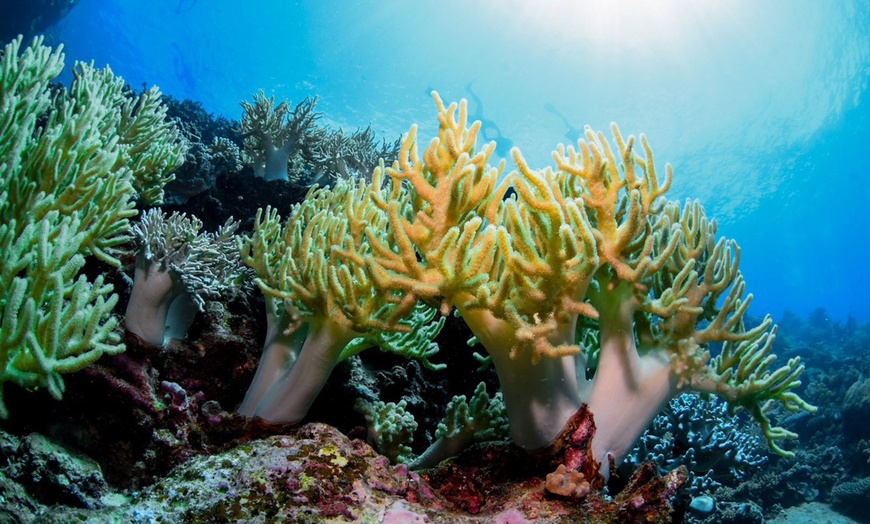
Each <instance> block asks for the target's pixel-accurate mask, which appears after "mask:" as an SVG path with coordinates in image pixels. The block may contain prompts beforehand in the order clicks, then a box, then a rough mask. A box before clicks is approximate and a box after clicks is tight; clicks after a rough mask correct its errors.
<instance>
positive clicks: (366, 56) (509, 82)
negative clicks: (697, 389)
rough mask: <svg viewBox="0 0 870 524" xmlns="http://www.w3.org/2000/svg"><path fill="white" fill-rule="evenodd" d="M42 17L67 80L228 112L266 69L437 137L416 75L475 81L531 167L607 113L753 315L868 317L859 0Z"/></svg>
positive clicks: (326, 101)
mask: <svg viewBox="0 0 870 524" xmlns="http://www.w3.org/2000/svg"><path fill="white" fill-rule="evenodd" d="M54 37H55V39H56V41H55V42H47V43H60V42H62V43H63V44H64V45H65V51H66V54H67V66H68V71H67V73H66V74H65V75H66V76H65V77H64V78H65V79H69V78H70V76H69V67H70V66H71V65H72V63H73V61H74V60H83V61H91V60H93V61H94V62H95V63H96V65H97V66H99V67H102V66H104V65H106V64H109V65H110V66H111V67H112V69H113V70H114V71H115V72H116V73H117V74H120V75H121V76H123V77H124V78H125V79H126V80H127V81H128V82H129V83H130V84H131V85H133V86H134V87H139V86H141V85H142V84H143V83H145V84H147V85H152V84H157V85H159V86H160V87H161V89H162V90H163V91H164V92H165V93H168V94H171V95H173V96H174V97H176V98H180V99H184V98H191V99H194V100H197V101H200V102H201V103H202V104H203V107H204V108H205V109H206V110H207V111H209V112H213V113H215V114H219V115H223V116H226V117H228V118H231V119H235V120H239V119H240V118H241V116H242V110H241V107H240V105H239V104H240V102H241V101H242V100H250V99H251V97H252V95H253V94H254V93H256V92H257V91H258V90H259V89H263V90H265V92H266V94H267V95H273V94H274V95H275V96H276V98H277V99H279V100H280V99H283V98H287V99H290V100H291V102H292V103H293V104H295V103H297V102H298V101H300V100H301V99H302V98H304V97H305V96H308V95H316V96H318V97H319V102H318V109H319V110H320V111H322V112H323V113H324V114H325V118H326V119H327V123H329V124H332V125H336V126H341V127H343V128H345V129H347V130H355V129H356V128H360V127H365V126H367V125H369V124H371V125H372V126H373V128H374V129H375V130H376V131H377V132H378V133H379V134H381V135H382V136H383V137H385V138H387V139H389V140H394V139H396V138H398V137H399V135H401V134H402V133H404V132H406V131H407V130H408V128H409V127H410V125H411V124H412V123H414V122H417V123H420V124H421V131H422V136H423V137H425V138H426V140H428V138H429V137H431V136H432V135H433V134H434V132H435V129H436V124H437V120H436V119H435V107H434V104H433V103H432V102H431V98H430V97H429V95H428V92H429V91H430V90H431V89H437V90H438V91H439V92H440V93H441V95H442V97H443V98H444V99H445V100H446V101H454V100H459V99H460V98H463V97H466V98H468V97H471V96H472V94H473V95H475V96H477V97H478V98H479V102H477V101H475V100H474V99H471V102H470V109H471V113H472V114H473V115H474V116H481V115H482V116H483V117H485V118H486V119H487V120H488V121H492V122H494V123H495V125H496V126H497V127H498V129H499V130H500V131H501V133H502V135H503V136H505V137H507V138H509V139H510V140H512V142H513V144H514V145H516V146H519V147H520V149H521V150H522V151H523V153H524V155H525V156H526V158H527V159H529V161H530V162H531V164H532V165H533V166H536V167H542V166H544V165H546V164H548V163H550V162H551V160H550V151H552V149H553V148H554V147H555V145H556V144H558V143H560V142H566V141H567V140H568V139H571V140H572V141H573V140H576V137H577V136H578V134H577V133H578V131H579V130H582V129H583V126H584V125H585V124H589V125H591V126H592V127H593V128H594V129H596V130H604V131H607V132H608V133H609V129H608V126H609V123H610V122H611V121H614V122H617V123H618V124H619V125H620V128H621V130H622V131H623V133H624V134H629V133H631V134H637V133H640V132H643V133H645V134H646V136H647V137H648V139H649V141H650V143H651V145H652V147H653V149H654V151H655V153H656V164H657V166H658V167H659V169H660V170H663V168H664V163H665V162H670V163H671V164H672V165H673V166H674V171H675V177H674V186H673V188H672V190H671V192H670V194H669V197H670V198H671V199H685V198H698V199H700V200H701V202H702V203H703V205H704V206H705V208H706V210H707V214H708V216H714V217H717V219H718V221H719V225H720V232H721V233H722V234H724V235H727V236H729V237H733V238H735V239H737V241H738V243H739V244H740V246H741V247H742V259H741V268H742V269H743V272H744V275H745V276H746V280H747V282H748V289H749V290H750V291H751V292H753V293H754V294H755V302H754V303H753V307H752V309H751V310H750V312H751V313H752V314H754V315H756V316H760V315H763V314H764V313H766V312H770V313H772V314H773V315H774V318H775V319H777V318H778V317H780V316H781V315H782V314H783V312H785V311H786V310H790V311H792V312H795V313H797V314H798V315H800V316H802V317H803V316H806V315H807V314H808V313H810V312H812V311H814V310H817V309H818V308H824V309H825V311H826V312H827V314H828V315H829V316H830V318H831V319H832V320H837V321H844V320H846V319H848V318H849V317H853V318H855V319H857V320H859V321H861V322H867V321H870V247H868V240H870V235H868V233H867V231H868V226H870V219H868V208H870V201H868V200H870V167H868V166H870V162H868V157H870V128H868V123H870V101H868V99H867V97H868V93H867V87H868V86H867V84H868V76H870V3H868V2H866V1H861V0H856V1H847V0H843V1H821V0H819V1H811V0H764V1H753V2H750V1H748V0H706V1H704V2H676V1H670V0H656V1H653V0H649V1H636V2H613V1H606V0H597V1H579V0H575V1H571V0H559V1H555V0H554V1H543V0H542V1H535V2H531V1H521V0H479V1H462V0H442V1H437V2H435V1H408V0H380V1H377V2H373V1H356V2H353V1H315V0H308V1H301V2H284V1H277V0H273V1H264V0H253V1H249V2H244V3H242V2H233V1H229V0H209V1H204V0H203V1H197V0H153V1H149V2H133V1H129V0H81V2H80V3H79V4H78V5H77V6H76V7H75V8H74V9H73V10H72V11H71V12H70V13H69V15H68V16H67V17H66V18H64V19H63V20H62V21H61V22H60V23H59V24H58V26H57V27H56V31H55V32H54ZM510 168H511V163H510V162H509V164H508V169H510Z"/></svg>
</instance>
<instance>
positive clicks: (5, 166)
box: [0, 37, 184, 417]
mask: <svg viewBox="0 0 870 524" xmlns="http://www.w3.org/2000/svg"><path fill="white" fill-rule="evenodd" d="M21 43H22V39H21V37H19V38H18V39H16V40H13V41H12V42H11V43H9V44H8V45H7V46H5V48H4V49H3V52H2V54H0V224H2V225H0V251H2V252H3V257H2V258H0V326H2V335H0V388H2V385H3V384H4V383H6V382H9V381H12V382H16V383H18V384H20V385H22V386H25V387H29V388H33V387H46V388H48V390H49V392H50V393H51V394H52V395H53V396H54V397H55V398H60V396H61V395H62V393H63V381H62V379H61V376H60V375H61V374H63V373H68V372H72V371H76V370H78V369H81V368H82V367H84V366H86V365H87V364H89V363H91V362H93V361H94V360H96V359H97V358H99V357H100V355H102V354H104V353H118V352H120V351H122V350H123V345H122V344H121V343H120V337H119V336H118V334H117V333H116V332H115V326H116V324H117V321H116V319H114V318H112V317H111V311H112V307H113V306H114V305H115V302H116V301H117V296H116V295H115V294H113V293H112V287H111V286H110V285H106V284H105V283H104V282H103V279H102V278H101V277H98V278H96V279H95V280H94V281H93V282H89V281H88V280H87V278H86V277H84V276H78V277H77V275H78V273H79V271H80V270H81V268H82V266H83V265H84V263H85V257H86V256H89V255H93V256H95V257H97V258H99V259H100V260H102V261H103V262H105V263H108V264H111V265H115V266H118V265H120V262H119V261H118V259H117V257H116V254H117V248H118V246H119V245H120V244H122V243H123V242H125V241H127V240H128V239H129V219H130V217H132V216H133V215H135V213H136V211H135V209H134V201H133V199H134V198H135V196H136V194H137V192H139V193H141V195H142V198H143V199H144V200H150V201H156V200H158V199H159V196H160V194H161V188H162V185H163V184H164V183H165V181H166V180H167V179H168V178H169V177H170V176H171V175H169V173H170V171H171V170H172V169H174V168H175V167H176V166H178V165H179V164H180V163H181V160H182V159H183V154H184V145H183V144H181V143H180V142H178V140H177V136H178V135H177V132H176V131H175V128H174V127H173V126H172V125H170V124H164V123H163V122H162V117H163V115H164V113H163V109H162V107H161V106H160V99H159V91H157V90H156V88H155V89H152V90H151V91H148V92H147V93H146V94H144V95H142V97H140V98H139V99H138V100H135V99H130V98H129V97H128V96H127V93H126V92H125V89H124V83H123V80H121V79H120V78H116V77H115V76H114V75H113V74H112V72H111V70H109V69H108V68H107V69H104V70H98V69H95V68H94V67H93V66H92V65H88V64H83V63H77V64H76V65H75V66H74V68H73V81H72V84H71V85H70V88H69V90H68V91H61V92H60V93H58V94H53V91H52V90H51V89H50V83H51V82H52V81H53V80H54V79H55V78H56V77H57V76H58V75H59V74H60V73H61V71H62V70H63V60H64V56H63V53H62V48H60V47H59V48H58V49H55V50H52V49H51V48H49V47H46V46H43V45H42V39H41V38H38V39H35V40H34V41H33V43H32V44H31V45H30V46H29V47H26V48H24V49H22V47H21ZM7 415H8V413H7V410H6V407H5V405H4V404H3V402H2V389H0V416H3V417H5V416H7Z"/></svg>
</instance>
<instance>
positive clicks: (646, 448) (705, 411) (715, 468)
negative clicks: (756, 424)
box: [625, 394, 767, 496]
mask: <svg viewBox="0 0 870 524" xmlns="http://www.w3.org/2000/svg"><path fill="white" fill-rule="evenodd" d="M756 433H757V431H754V432H751V433H750V432H747V431H746V424H745V422H742V419H738V418H737V417H730V416H728V405H727V404H726V403H725V402H724V401H722V400H721V399H718V398H715V397H714V398H712V399H710V400H703V399H702V398H701V396H700V395H697V394H683V395H680V396H679V397H677V398H675V399H673V400H672V401H671V402H670V404H669V405H668V406H667V407H666V408H665V409H664V410H663V411H662V412H661V414H659V415H658V416H656V418H655V420H654V421H653V423H652V425H651V426H650V428H649V429H648V430H647V431H646V433H644V435H643V436H642V437H641V438H640V439H639V440H638V444H637V446H635V448H634V449H633V450H632V452H631V453H630V454H629V455H628V456H627V457H626V461H625V464H626V465H629V466H631V467H630V468H628V471H633V470H634V469H635V468H636V467H637V466H639V465H640V464H642V463H644V462H648V461H653V462H655V463H656V464H657V465H658V467H659V472H661V473H662V474H665V473H667V472H668V471H672V470H674V469H676V468H677V467H679V466H686V468H687V470H688V478H687V480H686V489H687V490H688V492H689V493H690V494H691V495H692V496H698V495H700V494H702V493H705V492H708V491H709V490H711V489H714V488H716V487H718V486H720V485H721V484H722V483H726V484H727V483H729V482H733V481H737V480H740V479H742V478H744V477H745V475H746V474H747V472H748V471H749V470H751V469H755V468H758V467H760V466H761V465H762V464H764V463H765V462H767V453H766V451H765V450H764V449H763V445H764V444H763V442H762V439H761V438H760V437H759V436H758V435H757V434H756Z"/></svg>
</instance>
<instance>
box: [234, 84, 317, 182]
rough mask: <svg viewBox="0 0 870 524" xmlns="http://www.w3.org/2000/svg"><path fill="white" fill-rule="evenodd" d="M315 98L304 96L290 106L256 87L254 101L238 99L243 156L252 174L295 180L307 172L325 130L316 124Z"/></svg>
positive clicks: (311, 168)
mask: <svg viewBox="0 0 870 524" xmlns="http://www.w3.org/2000/svg"><path fill="white" fill-rule="evenodd" d="M316 102H317V101H316V99H313V98H306V99H305V100H303V101H302V102H300V103H299V104H298V105H297V106H296V108H295V109H293V110H292V111H291V110H290V103H289V102H288V101H286V100H283V101H281V102H280V103H279V104H278V105H275V97H274V96H273V97H270V98H266V94H265V93H264V92H263V91H260V92H259V93H258V94H256V95H254V102H253V103H251V102H242V108H243V109H244V111H245V114H244V116H243V117H242V123H241V131H242V135H244V137H245V149H244V157H243V158H244V160H245V162H246V163H248V164H250V165H251V166H253V168H254V174H255V175H256V176H259V177H263V178H265V179H266V180H291V179H292V180H296V179H299V178H301V177H305V176H307V175H309V174H310V171H312V170H313V169H314V168H313V166H314V164H315V163H316V162H317V160H316V154H317V149H318V147H319V144H320V143H321V141H322V140H323V139H324V137H325V136H326V131H325V130H324V129H322V128H319V127H317V120H318V119H319V118H320V114H319V113H317V112H316V111H314V106H315V104H316Z"/></svg>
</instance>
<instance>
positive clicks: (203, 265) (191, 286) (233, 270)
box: [126, 208, 248, 346]
mask: <svg viewBox="0 0 870 524" xmlns="http://www.w3.org/2000/svg"><path fill="white" fill-rule="evenodd" d="M238 225H239V224H238V222H235V221H234V220H233V219H232V218H230V219H228V220H227V221H226V223H225V224H224V225H223V226H221V227H220V228H219V229H218V231H217V232H215V233H200V229H201V228H202V222H200V221H199V219H197V218H196V217H193V216H191V217H188V216H187V215H186V214H184V213H172V215H169V216H166V214H165V213H164V212H163V211H161V210H160V209H157V208H155V209H151V210H149V211H148V212H147V213H142V218H141V219H140V220H139V222H138V223H137V224H135V225H134V226H133V233H134V236H135V240H136V244H137V247H138V253H137V256H136V268H135V273H134V277H133V291H132V292H131V294H130V301H129V302H128V303H127V313H126V326H127V331H129V332H131V333H135V334H136V335H138V336H139V337H140V338H142V340H144V341H145V342H147V343H149V344H151V345H155V346H161V345H163V342H164V337H165V331H166V329H167V327H168V328H170V329H173V330H174V331H173V332H174V333H175V334H176V336H183V334H184V333H185V332H186V331H187V327H188V326H189V325H190V322H191V321H192V320H193V318H192V317H193V314H195V313H196V311H197V310H199V311H203V309H204V307H205V302H206V300H213V299H216V298H218V297H221V296H231V295H233V294H235V293H238V292H239V291H240V290H241V289H242V288H243V286H244V284H245V279H246V277H247V276H248V270H247V268H245V266H244V265H242V263H241V259H240V257H239V251H238V249H237V247H236V238H235V231H236V229H237V228H238ZM171 312H174V313H175V314H171Z"/></svg>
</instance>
